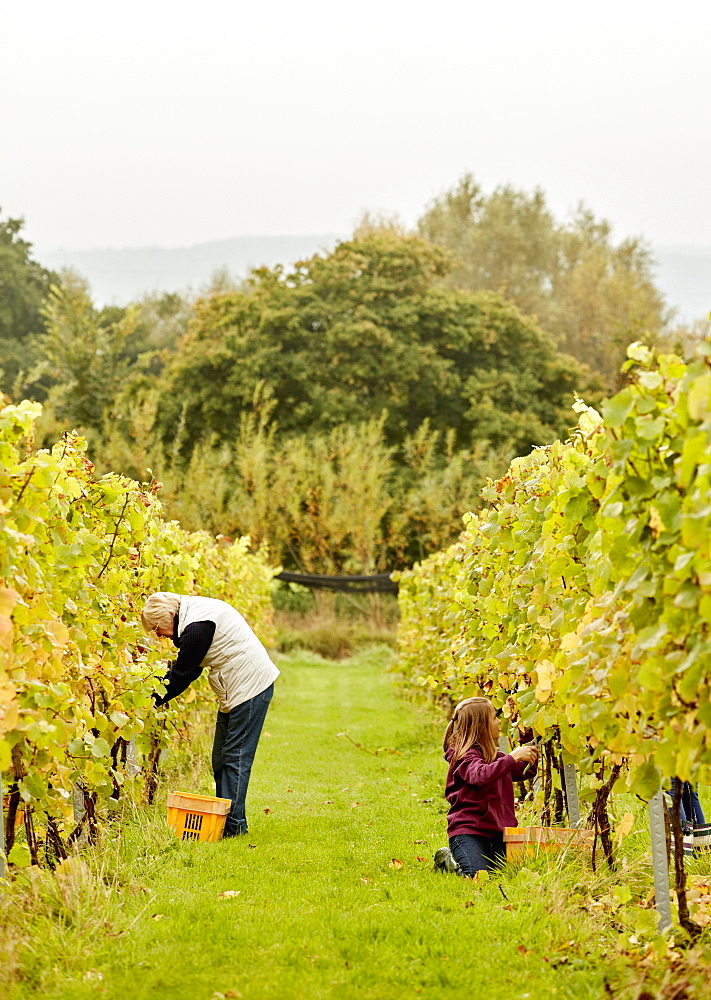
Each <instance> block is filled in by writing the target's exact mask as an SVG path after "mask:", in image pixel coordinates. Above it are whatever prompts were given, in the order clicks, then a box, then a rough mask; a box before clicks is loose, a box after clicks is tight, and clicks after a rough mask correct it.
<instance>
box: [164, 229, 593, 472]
mask: <svg viewBox="0 0 711 1000" xmlns="http://www.w3.org/2000/svg"><path fill="white" fill-rule="evenodd" d="M449 268H450V262H449V259H448V256H447V255H446V254H445V253H444V252H443V251H442V250H441V249H439V248H437V247H434V246H432V245H431V244H429V243H428V242H427V241H426V240H424V239H422V238H421V237H419V236H416V235H401V234H396V233H388V232H378V233H372V234H367V235H365V236H363V237H361V238H356V239H353V240H350V241H348V242H344V243H341V244H339V245H338V246H337V247H336V249H335V250H334V251H333V252H332V253H330V254H328V255H326V256H315V257H313V258H311V259H310V260H307V261H305V262H303V263H301V264H299V265H297V266H296V268H295V270H294V271H292V272H289V273H285V272H284V271H283V270H282V268H275V269H273V270H270V269H267V268H264V269H261V270H258V271H255V272H254V273H253V275H252V277H251V279H250V281H249V283H248V287H247V288H246V290H245V291H232V292H229V293H227V294H222V295H220V294H218V295H212V296H211V297H209V298H206V299H203V300H202V301H200V302H199V303H198V304H197V307H196V318H195V321H194V323H193V325H192V328H191V330H190V332H189V333H188V335H187V337H186V338H185V339H184V341H183V342H182V343H181V345H180V349H179V351H178V352H177V354H176V355H175V357H174V359H173V361H172V363H171V364H169V365H168V367H167V369H166V372H165V377H164V379H163V381H162V383H161V393H160V403H159V411H158V426H159V431H160V435H161V438H162V440H163V442H164V443H165V445H166V447H170V446H171V444H172V442H173V440H174V438H175V434H176V430H177V429H178V427H179V426H180V427H182V438H181V445H182V449H183V454H186V455H187V454H189V452H190V450H191V449H192V447H193V446H194V444H195V443H196V442H197V441H198V440H200V439H203V440H204V439H208V438H210V437H211V436H213V435H214V436H215V437H216V438H217V439H218V440H228V439H229V438H230V437H232V436H234V435H235V433H236V431H237V429H238V427H239V418H240V413H241V412H243V411H244V410H246V409H248V408H249V407H250V405H251V400H252V396H253V392H254V387H255V385H256V384H257V383H260V382H261V383H264V384H265V386H266V387H267V388H268V389H269V390H270V391H271V393H272V395H273V398H274V400H275V401H276V408H275V419H276V421H277V422H278V425H279V430H280V433H281V434H286V435H289V434H298V433H303V432H306V431H309V432H326V431H328V430H330V429H331V428H333V427H336V426H338V425H341V424H345V423H351V422H353V421H356V420H357V421H363V420H367V419H378V418H379V417H380V415H381V413H382V412H383V411H384V410H386V411H387V414H388V415H387V420H386V426H385V430H386V434H387V437H388V440H389V441H390V442H391V443H402V441H403V440H404V438H405V436H406V435H407V434H412V433H413V432H414V431H415V430H416V429H417V427H418V426H420V424H421V423H422V422H423V420H425V419H429V421H430V423H431V426H432V428H433V429H435V430H440V431H447V430H450V429H453V430H454V432H455V434H456V438H457V441H458V442H459V443H461V444H465V445H469V444H470V443H471V441H472V440H487V441H489V442H491V443H492V444H493V445H494V446H498V445H500V444H502V443H504V442H506V443H507V444H511V446H512V447H513V449H514V450H515V451H517V452H524V451H526V450H528V449H529V448H530V447H531V446H532V445H534V444H540V443H543V442H545V441H549V440H552V439H553V438H554V437H555V436H556V435H557V434H559V433H561V431H562V430H563V429H564V428H565V424H566V420H567V413H568V409H569V405H570V401H571V399H572V393H573V390H574V389H581V388H582V385H583V382H584V376H583V372H582V370H581V368H580V367H579V366H578V365H577V364H576V363H575V362H574V361H573V360H572V359H570V358H567V357H563V356H561V355H559V354H557V353H556V351H555V350H554V348H553V345H552V342H551V340H550V339H549V338H548V337H547V336H546V335H545V334H544V333H542V331H541V330H540V329H539V327H538V326H537V325H536V324H535V323H534V322H533V321H531V320H530V319H527V318H525V317H524V316H523V315H522V314H521V313H520V312H519V310H518V309H517V308H516V307H515V306H513V305H511V304H510V303H507V302H505V301H504V300H503V299H502V298H501V297H500V296H498V295H496V294H494V293H491V292H478V293H472V292H468V291H462V290H459V289H453V288H448V287H445V285H444V284H443V279H444V278H445V276H446V275H447V273H448V270H449Z"/></svg>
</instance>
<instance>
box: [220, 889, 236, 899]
mask: <svg viewBox="0 0 711 1000" xmlns="http://www.w3.org/2000/svg"><path fill="white" fill-rule="evenodd" d="M241 892H242V890H241V889H225V891H224V892H218V894H217V898H218V899H232V898H233V897H234V896H239V894H240V893H241Z"/></svg>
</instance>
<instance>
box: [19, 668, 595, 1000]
mask: <svg viewBox="0 0 711 1000" xmlns="http://www.w3.org/2000/svg"><path fill="white" fill-rule="evenodd" d="M389 655H390V654H389V653H388V651H386V650H382V651H378V652H370V653H368V654H363V655H361V656H360V657H359V658H356V659H354V660H351V661H348V662H346V663H342V664H335V663H328V662H325V661H322V660H320V659H318V658H316V657H313V656H311V657H310V656H309V655H306V654H302V655H298V656H291V657H288V658H285V659H283V660H282V661H281V664H280V665H281V667H282V677H281V678H280V680H279V681H278V689H277V694H276V696H275V699H274V702H273V704H272V707H271V709H270V713H269V715H268V717H267V722H266V733H265V735H264V737H263V739H262V742H261V744H260V748H259V751H258V754H257V760H256V762H255V767H254V772H253V777H252V784H251V788H250V797H249V801H248V818H249V822H250V832H249V834H248V836H247V837H246V838H240V839H236V840H231V841H225V842H224V843H218V844H214V845H202V844H194V843H185V844H183V843H180V842H179V841H177V840H176V839H175V838H173V837H172V835H170V834H169V833H168V832H167V829H166V828H165V826H164V825H163V823H162V819H161V817H162V814H163V809H162V806H161V807H160V813H159V815H158V816H157V817H156V819H155V820H153V821H151V822H152V825H148V826H147V825H146V823H145V821H144V822H143V823H138V822H137V821H136V822H134V823H127V824H126V826H125V831H124V836H123V837H122V838H120V839H119V840H117V841H116V842H114V843H112V844H109V845H107V847H106V848H105V850H106V851H107V852H108V854H111V852H112V851H113V852H114V855H115V856H114V857H113V861H112V862H111V866H110V867H112V869H113V870H118V871H119V879H120V885H119V889H120V893H119V897H118V898H119V900H120V902H119V904H118V908H117V912H116V914H115V918H114V923H113V924H112V926H113V927H114V929H113V930H111V929H107V931H106V933H102V932H101V931H100V929H95V930H93V931H92V933H91V934H90V935H87V934H86V933H85V934H84V937H82V936H81V928H78V927H77V928H76V930H75V931H72V928H71V927H65V928H64V931H63V933H64V934H65V939H66V940H67V941H70V940H72V934H74V936H75V940H76V941H80V942H81V944H80V946H79V945H75V946H76V948H77V953H76V955H75V957H74V959H73V961H72V960H68V961H67V963H66V964H65V965H63V966H62V965H60V964H58V963H57V962H56V961H55V962H54V964H53V966H50V965H49V964H47V963H48V959H47V958H46V956H45V958H44V959H43V958H42V957H41V956H42V949H41V946H40V948H39V949H38V952H37V961H36V967H35V975H34V981H25V983H24V984H23V985H22V986H19V987H18V988H17V990H16V992H15V993H14V994H13V1000H16V998H19V997H22V998H26V997H34V996H39V995H40V993H41V995H42V996H43V998H44V1000H83V998H89V997H91V998H94V997H101V998H104V1000H123V998H131V1000H143V998H146V1000H148V998H161V1000H168V998H170V1000H210V998H215V1000H219V998H220V997H221V996H225V997H229V998H233V997H243V998H244V1000H263V998H271V997H273V998H275V1000H276V998H278V1000H292V998H293V1000H296V998H298V1000H305V998H308V1000H317V998H321V997H324V998H325V997H328V998H338V1000H353V998H368V1000H376V998H377V1000H380V998H382V1000H400V998H404V997H412V998H413V1000H414V998H418V997H421V998H423V1000H424V998H430V1000H435V998H437V1000H439V998H447V1000H449V998H452V997H455V996H458V997H473V998H477V1000H478V998H487V1000H499V998H501V1000H510V998H511V997H512V996H515V997H517V998H526V997H531V998H536V1000H540V998H548V997H561V998H563V997H565V998H567V997H570V998H575V1000H585V998H588V997H590V998H596V1000H597V998H600V997H602V996H603V995H604V992H605V990H604V984H603V974H604V971H605V964H606V963H605V961H603V960H601V957H600V948H601V947H602V945H603V942H602V940H601V939H600V937H599V935H598V934H597V932H596V924H595V923H594V921H593V920H592V918H590V917H588V916H587V915H586V914H584V913H582V912H581V913H578V914H575V913H574V912H573V911H572V910H571V909H570V908H568V909H566V908H564V907H561V908H556V907H553V909H554V912H552V913H551V912H547V909H548V908H550V907H551V898H552V897H551V895H550V893H542V892H540V891H539V886H538V883H537V879H540V875H537V874H536V873H535V872H530V871H528V870H524V871H523V872H522V873H519V874H518V875H517V874H516V873H509V874H508V875H506V876H504V878H503V881H502V879H496V880H491V881H490V882H489V883H488V884H485V885H484V887H483V888H479V887H477V886H475V885H474V884H473V883H472V882H470V881H468V880H464V879H457V878H456V877H454V876H446V875H441V874H438V873H433V872H432V861H431V858H432V854H433V852H434V850H435V849H436V848H437V847H439V846H442V845H443V844H445V843H446V838H445V819H444V804H443V801H442V784H443V779H444V774H445V765H444V762H443V761H442V759H441V755H440V751H439V746H438V744H439V740H440V738H441V733H440V727H439V725H435V723H434V722H433V720H432V718H431V717H430V716H429V715H427V714H426V713H424V712H422V711H421V710H419V709H417V708H416V707H414V706H413V705H412V704H410V703H409V702H407V701H405V700H403V699H402V698H401V697H400V696H399V694H398V693H397V689H396V685H395V681H394V678H393V676H392V675H391V674H389V673H387V671H386V670H385V665H386V663H387V661H388V658H389ZM343 734H347V735H343ZM356 743H358V744H361V747H362V748H358V747H357V746H355V745H354V744H356ZM205 750H207V746H205ZM375 751H378V752H377V753H375ZM201 760H202V761H203V767H202V770H201V781H202V789H201V788H196V787H194V788H193V790H195V791H200V790H205V791H208V792H211V789H210V785H209V774H208V757H207V755H206V754H205V756H204V757H202V758H201ZM164 791H165V790H164ZM121 873H123V874H121ZM499 883H501V888H500V887H499ZM227 890H232V891H233V892H238V893H239V895H236V896H232V897H229V898H224V899H220V898H219V895H220V893H223V892H225V891H227ZM502 890H503V891H502ZM504 892H505V894H506V897H507V898H504V895H503V893H504ZM142 911H143V912H142ZM116 927H119V930H123V933H118V932H116V930H115V928H116ZM47 933H48V935H49V933H50V931H49V929H48V930H47ZM52 933H56V929H55V930H53V931H52ZM48 948H49V945H48ZM72 968H74V970H75V971H72Z"/></svg>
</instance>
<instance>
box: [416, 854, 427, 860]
mask: <svg viewBox="0 0 711 1000" xmlns="http://www.w3.org/2000/svg"><path fill="white" fill-rule="evenodd" d="M417 860H418V861H429V860H430V859H429V858H423V857H422V855H421V854H418V855H417Z"/></svg>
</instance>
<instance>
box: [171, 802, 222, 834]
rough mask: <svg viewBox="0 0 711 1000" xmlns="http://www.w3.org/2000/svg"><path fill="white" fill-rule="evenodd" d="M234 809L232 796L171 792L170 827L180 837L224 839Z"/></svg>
mask: <svg viewBox="0 0 711 1000" xmlns="http://www.w3.org/2000/svg"><path fill="white" fill-rule="evenodd" d="M231 808H232V802H231V801H230V799H216V798H214V796H212V795H193V794H191V793H190V792H168V826H170V827H172V829H173V830H174V831H175V835H176V837H180V839H181V840H205V841H210V842H213V841H215V840H221V839H222V832H223V830H224V829H225V820H226V819H227V814H228V813H229V811H230V809H231Z"/></svg>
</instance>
